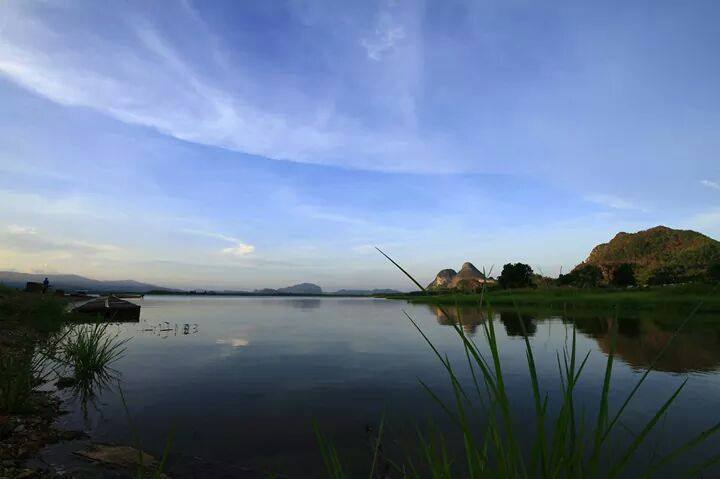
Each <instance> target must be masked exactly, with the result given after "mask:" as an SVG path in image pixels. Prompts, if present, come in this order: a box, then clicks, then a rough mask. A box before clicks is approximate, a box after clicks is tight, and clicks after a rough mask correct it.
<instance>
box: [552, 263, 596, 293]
mask: <svg viewBox="0 0 720 479" xmlns="http://www.w3.org/2000/svg"><path fill="white" fill-rule="evenodd" d="M602 281H603V273H602V270H601V269H600V268H599V267H598V266H595V265H594V264H582V265H580V266H578V267H577V268H575V269H574V270H572V271H571V272H569V273H568V274H561V275H560V277H559V278H558V284H559V285H561V286H576V287H578V288H594V287H597V286H599V285H600V283H602Z"/></svg>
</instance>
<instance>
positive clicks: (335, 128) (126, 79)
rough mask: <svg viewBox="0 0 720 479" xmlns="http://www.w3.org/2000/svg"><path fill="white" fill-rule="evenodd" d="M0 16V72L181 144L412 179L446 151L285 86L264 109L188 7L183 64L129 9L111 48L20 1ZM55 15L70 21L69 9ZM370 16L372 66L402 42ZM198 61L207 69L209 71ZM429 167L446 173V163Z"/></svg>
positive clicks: (260, 93)
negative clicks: (190, 41) (411, 173)
mask: <svg viewBox="0 0 720 479" xmlns="http://www.w3.org/2000/svg"><path fill="white" fill-rule="evenodd" d="M2 8H3V11H2V13H3V15H4V16H6V18H7V21H6V22H4V24H3V26H4V27H6V28H3V29H0V75H2V76H5V77H6V78H8V79H10V80H11V81H13V82H15V83H16V84H18V85H20V86H21V87H24V88H26V89H28V90H31V91H33V92H35V93H37V94H39V95H41V96H44V97H46V98H48V99H50V100H52V101H54V102H56V103H59V104H61V105H66V106H81V107H88V108H92V109H94V110H97V111H99V112H102V113H104V114H107V115H109V116H111V117H113V118H116V119H118V120H120V121H123V122H126V123H130V124H137V125H142V126H147V127H150V128H154V129H156V130H158V131H160V132H162V133H164V134H167V135H169V136H172V137H175V138H178V139H181V140H185V141H189V142H194V143H199V144H204V145H210V146H216V147H221V148H225V149H229V150H233V151H239V152H243V153H249V154H253V155H259V156H264V157H267V158H271V159H282V160H292V161H299V162H307V163H321V164H340V165H343V166H349V167H356V168H364V169H374V170H407V169H413V170H415V171H422V170H432V169H438V165H437V164H434V159H437V158H439V157H440V155H442V156H443V157H444V158H445V159H446V158H447V150H446V148H445V147H444V146H443V145H440V144H438V145H434V144H432V141H431V140H430V139H429V138H430V137H429V136H427V135H425V136H423V137H420V136H418V135H417V134H416V132H414V131H411V130H403V129H397V130H395V131H384V130H379V129H373V128H372V127H371V126H370V125H368V124H365V123H364V122H362V120H361V119H359V117H358V115H357V114H356V113H353V112H344V111H339V110H337V108H336V101H335V100H334V99H333V98H315V97H309V96H308V95H307V93H305V92H304V91H302V90H301V89H298V88H295V87H293V86H292V85H284V86H283V96H284V99H285V101H284V102H277V103H274V104H273V105H272V107H268V106H267V105H266V104H265V103H267V100H259V98H271V97H273V96H275V95H276V93H275V92H274V91H272V90H270V89H269V88H270V87H268V86H265V85H264V84H263V83H264V82H263V81H262V80H260V79H257V78H254V77H253V76H252V73H251V72H252V71H253V68H252V65H232V66H230V65H227V64H225V61H221V59H222V58H223V57H224V53H223V51H222V49H221V48H220V47H219V46H218V39H217V38H216V37H214V36H213V35H211V34H210V33H209V32H208V29H207V27H206V26H204V25H203V24H201V23H199V22H198V21H197V15H196V14H194V13H193V12H192V10H189V9H188V8H181V9H179V12H173V13H174V14H179V15H183V14H184V15H185V18H184V19H183V20H188V18H189V21H188V22H187V24H188V28H190V29H194V30H192V33H188V35H192V36H193V37H194V38H196V39H197V41H196V42H195V43H194V47H196V48H197V49H198V50H199V51H201V52H202V55H197V56H194V57H192V58H190V56H189V54H188V53H187V52H186V51H185V49H181V48H179V47H178V45H177V44H176V42H175V43H174V42H173V41H171V40H170V39H169V38H168V37H167V36H166V35H164V33H163V32H162V31H160V30H159V29H158V28H157V27H156V26H155V25H153V23H151V21H150V20H148V19H146V18H144V17H141V16H133V14H132V13H127V12H122V14H121V15H120V16H119V18H118V23H117V27H118V28H124V29H126V30H127V31H126V32H124V35H125V37H124V38H123V41H122V42H118V41H116V39H115V38H104V37H102V36H98V35H95V34H91V33H89V31H86V30H90V29H91V28H94V27H95V26H96V25H95V24H91V25H83V24H82V22H80V23H77V24H76V25H75V26H74V27H73V29H71V30H67V29H66V30H59V27H57V26H56V25H54V24H53V23H51V22H49V21H44V20H43V17H42V16H41V15H32V14H31V13H29V12H28V11H26V10H30V9H29V8H27V9H26V8H25V6H24V5H23V4H22V3H11V4H9V5H5V6H3V7H2ZM66 10H69V11H70V13H68V14H69V15H72V14H73V13H72V11H73V9H72V8H71V7H68V8H67V9H66ZM128 10H130V9H128ZM36 11H38V9H33V12H36ZM40 11H41V9H40ZM379 18H380V20H379V21H378V25H377V28H376V31H375V34H374V35H373V36H371V37H369V38H367V39H366V40H365V41H364V45H365V48H366V49H367V54H368V56H370V57H371V58H375V59H380V58H381V57H382V56H384V55H386V54H387V53H388V52H389V51H391V50H392V49H393V48H394V46H395V45H396V43H397V42H398V41H400V40H401V39H403V38H404V37H405V35H406V33H405V30H404V28H403V27H402V26H400V25H397V24H395V23H393V21H392V19H391V17H389V16H387V15H384V14H381V15H380V17H379ZM76 20H77V18H76ZM88 35H90V36H91V37H92V41H91V42H88V41H87V36H88ZM198 57H202V58H203V59H205V60H203V61H205V62H207V61H208V60H207V59H213V61H214V63H215V64H214V65H212V66H211V67H208V65H204V64H202V63H201V62H200V61H199V60H198V59H197V58H198ZM219 59H220V60H219ZM209 72H212V73H213V74H212V75H211V74H209ZM377 81H378V82H379V81H380V80H379V79H378V80H377ZM388 81H389V82H390V83H391V84H392V83H393V82H394V80H388ZM238 84H240V85H245V87H244V88H238V86H237V85H238ZM245 91H252V92H255V94H243V92H245ZM399 95H400V96H399V97H400V98H401V101H399V102H398V103H397V104H394V103H393V102H395V100H394V99H393V98H395V96H396V95H391V96H390V97H392V98H390V99H388V100H387V101H388V102H389V103H387V105H386V108H389V109H398V111H397V112H396V113H397V114H398V115H401V116H408V115H409V114H410V113H408V111H411V110H412V109H413V108H414V106H413V105H414V103H413V100H412V98H411V97H410V96H408V93H407V92H405V93H402V94H399ZM298 105H302V107H298ZM440 169H441V170H442V171H447V170H449V169H452V168H451V167H449V166H448V165H447V162H445V164H443V165H442V167H441V168H440Z"/></svg>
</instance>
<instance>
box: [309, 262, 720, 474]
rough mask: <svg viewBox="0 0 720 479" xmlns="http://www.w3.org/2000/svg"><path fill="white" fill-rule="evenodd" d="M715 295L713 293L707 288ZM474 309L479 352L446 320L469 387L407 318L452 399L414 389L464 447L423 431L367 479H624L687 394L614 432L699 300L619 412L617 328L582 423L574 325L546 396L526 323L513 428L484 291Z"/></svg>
mask: <svg viewBox="0 0 720 479" xmlns="http://www.w3.org/2000/svg"><path fill="white" fill-rule="evenodd" d="M378 251H380V250H378ZM380 253H381V254H383V256H385V257H386V258H387V259H388V260H389V261H391V262H392V263H393V264H394V265H395V266H397V267H398V268H399V269H400V270H401V271H402V272H403V273H405V274H406V275H407V276H408V278H410V280H411V281H412V282H413V283H414V284H416V285H417V286H418V287H419V288H420V289H421V290H424V288H423V287H422V285H420V284H419V283H418V282H417V281H416V280H415V279H414V278H413V277H412V276H411V275H410V274H409V273H408V272H407V271H405V270H404V269H403V268H402V267H401V266H400V265H398V264H397V263H396V262H395V261H393V260H392V259H391V258H390V257H389V256H387V255H386V254H385V253H384V252H382V251H380ZM714 292H715V290H713V291H712V293H714ZM478 303H479V306H480V307H484V308H486V310H487V318H488V320H487V321H485V322H484V323H482V325H481V328H482V329H481V330H482V337H483V339H484V343H485V344H484V347H482V348H481V347H479V346H478V345H477V343H476V342H475V341H474V340H473V338H471V337H469V336H467V334H466V333H465V331H464V330H463V327H462V326H463V325H462V316H461V315H456V316H455V317H457V318H458V321H456V322H453V323H452V327H453V329H454V330H455V332H456V334H457V337H458V340H459V341H460V343H461V345H462V347H463V352H464V356H465V360H466V361H465V362H466V363H467V369H468V371H469V377H470V378H471V379H470V381H469V383H468V381H462V380H461V379H460V377H459V376H458V374H457V373H456V369H455V366H454V365H453V364H451V362H450V360H449V359H448V357H447V356H446V355H443V354H442V353H441V352H440V351H439V350H438V349H437V347H436V346H435V345H434V344H433V342H432V341H431V340H430V338H429V337H428V336H427V335H426V334H425V333H424V332H423V330H422V329H421V328H420V327H419V325H418V324H417V323H416V322H415V321H414V320H413V318H412V317H410V316H409V315H408V314H407V313H405V315H406V316H407V318H408V319H409V320H410V322H411V324H412V325H413V326H414V327H415V328H416V329H417V331H418V332H419V334H420V335H421V337H422V338H423V339H424V341H425V342H426V343H427V345H428V346H429V348H430V350H431V351H432V353H433V354H434V355H435V356H436V357H437V359H438V361H439V362H440V363H441V364H442V366H443V368H444V369H445V371H446V373H447V377H448V379H449V381H450V385H451V399H450V400H444V399H442V398H441V397H440V396H439V395H438V394H437V393H436V392H434V391H433V390H432V389H431V388H430V387H428V386H427V385H426V384H425V383H423V382H422V381H421V382H420V383H421V385H422V387H423V388H424V389H425V391H426V392H427V393H428V394H429V395H430V397H432V398H433V400H434V401H435V402H436V403H437V405H438V406H439V407H440V409H441V410H442V411H444V413H445V414H446V415H447V416H448V418H449V419H450V421H451V424H452V431H453V435H454V436H456V438H459V439H460V440H461V443H462V444H463V450H462V453H460V454H458V453H457V451H452V452H451V451H449V448H448V446H447V444H448V441H447V439H446V437H445V436H444V435H443V434H441V433H439V432H437V431H435V432H431V434H430V435H429V436H426V435H423V434H422V433H420V434H419V435H418V440H417V444H416V445H415V447H414V449H415V450H416V452H414V453H409V454H407V455H406V457H404V458H401V459H400V460H399V461H397V462H392V463H390V464H391V465H392V470H391V473H389V474H386V475H384V476H376V475H375V471H374V470H375V466H374V462H375V460H373V466H372V467H371V468H370V475H369V477H370V478H373V477H402V478H421V477H422V478H425V477H431V478H433V479H449V478H457V477H463V478H470V479H476V478H504V479H515V478H522V479H526V478H543V479H548V478H563V479H569V478H578V479H580V478H617V477H623V474H625V473H627V472H628V466H629V465H630V464H631V463H632V462H633V460H635V459H637V455H638V451H642V450H643V449H642V447H643V446H644V445H646V443H647V442H648V438H649V437H650V435H651V434H652V433H653V431H655V429H656V427H657V426H658V424H659V423H660V422H661V420H662V419H663V418H664V417H665V415H666V413H667V412H668V410H669V409H670V407H671V406H672V404H673V403H674V402H675V400H676V399H677V397H678V395H679V394H680V393H681V391H682V390H683V388H684V387H685V384H686V383H687V379H685V380H683V381H682V382H681V383H680V384H679V385H678V386H677V387H676V388H675V389H674V390H673V391H669V394H667V397H666V398H664V402H663V403H662V405H661V406H660V407H659V408H657V409H656V410H655V411H654V412H652V413H651V416H650V419H648V420H647V422H645V424H644V426H643V427H642V428H641V429H640V431H639V432H637V433H636V434H634V435H632V436H628V435H623V434H616V432H617V430H618V428H619V426H620V425H621V423H622V418H623V417H624V415H625V414H626V411H627V410H628V406H629V405H630V404H631V403H632V401H633V399H634V398H635V396H636V394H637V392H638V390H639V389H640V387H641V386H642V385H643V383H644V382H645V380H646V379H647V377H648V375H649V374H650V372H651V371H652V370H653V369H654V367H655V365H656V363H657V361H658V360H659V359H660V358H661V357H662V355H663V354H664V353H665V351H666V350H667V349H668V348H669V347H670V345H671V344H672V342H673V341H674V339H675V338H676V336H677V335H678V333H679V331H680V330H682V328H683V327H684V326H685V325H686V324H687V323H688V322H689V321H691V320H692V318H693V317H694V316H695V314H696V313H697V312H698V310H699V309H700V308H701V307H702V305H703V301H700V302H698V303H697V305H696V306H695V308H693V310H692V311H691V312H690V314H688V315H687V316H686V317H685V319H684V320H683V321H682V322H681V323H680V325H679V326H678V328H677V330H676V331H675V333H674V334H673V336H672V337H671V338H670V340H669V341H668V342H667V343H666V344H665V346H664V347H663V348H662V350H661V351H660V352H659V354H658V355H657V357H656V358H655V359H654V360H653V361H652V362H651V364H650V366H649V367H648V368H647V369H646V370H645V371H644V373H643V374H642V375H641V376H640V378H639V380H638V381H637V382H636V383H635V385H634V386H633V388H632V389H631V390H630V392H629V393H628V394H627V395H626V396H625V398H624V399H623V400H622V402H621V403H620V405H619V407H617V408H611V406H610V391H611V388H612V375H613V366H614V360H615V349H614V347H615V346H614V345H615V339H614V338H615V333H616V330H615V331H614V332H613V334H612V338H613V339H612V340H611V346H610V351H609V353H608V355H607V360H606V363H605V369H604V376H603V383H602V386H601V388H600V390H599V391H598V393H597V397H596V401H597V412H596V413H595V415H594V417H589V416H588V415H587V414H586V413H585V410H584V408H583V407H581V406H580V405H579V404H578V402H577V399H576V394H575V392H576V388H577V385H578V382H579V381H580V380H581V378H582V375H583V371H584V369H585V367H586V365H587V361H588V358H589V355H590V352H588V353H587V354H585V355H579V354H578V351H577V337H576V332H575V328H574V327H573V329H572V336H571V338H570V344H569V345H568V346H566V347H565V348H564V349H563V350H562V351H558V352H557V355H556V359H557V369H558V377H559V382H560V387H559V391H557V392H554V393H553V394H548V393H547V392H545V391H544V390H543V388H542V385H541V383H540V377H539V375H538V372H537V368H536V363H535V356H534V354H533V349H532V347H531V344H530V340H529V338H528V335H527V332H526V331H524V324H523V322H522V321H519V323H520V325H521V327H522V328H523V337H524V343H525V355H526V362H527V370H528V376H529V380H530V381H529V382H530V390H529V391H528V394H530V395H531V397H532V402H533V418H532V424H528V423H527V421H526V422H524V423H523V422H521V421H520V419H519V417H517V414H516V412H515V411H513V408H512V402H511V398H510V396H509V394H508V390H507V388H506V377H505V371H504V370H503V366H502V362H501V358H500V351H499V348H498V339H497V336H496V332H495V327H494V324H493V320H492V317H493V314H492V307H491V305H490V303H489V301H488V300H487V297H485V296H484V292H483V293H481V295H480V297H479V298H478ZM440 309H441V311H442V312H443V314H445V316H446V317H448V318H451V317H453V316H451V315H449V314H447V312H446V311H445V310H443V309H442V306H441V307H440ZM718 432H720V422H718V423H716V424H714V425H712V426H711V427H710V428H708V429H706V430H705V431H702V432H700V433H699V434H697V435H696V436H694V437H692V438H691V439H690V440H688V441H686V442H685V443H683V444H681V445H680V446H679V447H676V448H675V449H673V450H671V451H669V452H667V453H665V454H656V453H654V454H651V455H650V458H649V463H648V464H645V465H641V466H640V467H641V468H644V469H642V470H641V471H640V472H639V473H637V475H636V477H643V478H650V477H655V476H656V475H657V474H658V473H660V472H662V471H663V469H664V468H665V467H667V466H668V465H670V464H673V463H676V461H677V459H678V458H680V457H684V458H685V459H689V458H688V457H686V455H687V453H689V452H691V451H692V450H693V449H694V448H695V447H697V446H698V445H700V444H702V443H704V442H705V441H707V440H708V439H709V438H711V437H712V436H714V435H716V434H717V433H718ZM620 436H623V437H626V438H627V440H626V441H624V442H623V443H618V441H617V438H618V437H620ZM316 437H317V440H318V444H319V446H320V452H321V454H322V456H323V459H324V462H325V467H326V473H327V476H328V477H330V478H332V479H341V478H346V477H349V476H348V475H347V474H346V472H345V468H344V466H343V462H342V460H341V458H340V457H339V456H338V453H337V450H336V449H335V448H334V447H333V445H332V443H331V442H330V441H329V440H328V439H327V438H326V437H324V436H323V435H322V433H321V432H320V431H319V429H318V428H316ZM379 441H380V438H378V442H379ZM618 450H619V453H618ZM375 457H376V456H375ZM638 462H646V461H638ZM718 462H720V454H717V455H715V456H713V457H710V458H708V459H706V460H704V461H702V462H699V463H698V464H695V465H693V466H689V467H686V468H685V470H684V471H683V472H682V473H681V475H679V476H675V477H697V474H699V473H701V472H702V471H703V470H705V469H707V468H708V467H710V466H712V465H714V464H716V463H718ZM635 467H637V464H635Z"/></svg>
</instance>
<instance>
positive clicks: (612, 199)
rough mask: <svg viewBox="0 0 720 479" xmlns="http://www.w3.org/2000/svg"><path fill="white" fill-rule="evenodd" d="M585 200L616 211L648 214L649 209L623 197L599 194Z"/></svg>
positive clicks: (589, 196)
mask: <svg viewBox="0 0 720 479" xmlns="http://www.w3.org/2000/svg"><path fill="white" fill-rule="evenodd" d="M585 199H586V200H587V201H590V202H591V203H595V204H598V205H601V206H605V207H607V208H612V209H615V210H628V211H642V212H647V209H646V208H645V207H644V206H642V205H640V204H638V203H636V202H634V201H632V200H628V199H626V198H621V197H619V196H615V195H608V194H603V193H598V194H592V195H588V196H586V197H585Z"/></svg>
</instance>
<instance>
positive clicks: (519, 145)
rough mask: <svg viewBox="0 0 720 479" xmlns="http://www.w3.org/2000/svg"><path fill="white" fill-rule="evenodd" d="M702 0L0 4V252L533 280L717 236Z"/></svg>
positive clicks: (254, 270) (146, 273)
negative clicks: (651, 230) (657, 243)
mask: <svg viewBox="0 0 720 479" xmlns="http://www.w3.org/2000/svg"><path fill="white" fill-rule="evenodd" d="M718 15H720V4H718V3H717V2H712V1H706V2H703V1H697V2H691V3H684V4H683V3H678V2H670V1H646V2H644V1H638V2H595V4H593V5H579V4H577V2H529V1H527V2H526V1H507V0H504V1H474V2H465V1H443V2H402V1H399V0H398V1H387V0H385V1H379V2H366V1H362V2H321V1H308V2H304V1H295V0H292V1H277V2H233V1H228V2H195V3H193V2H191V1H189V0H186V1H178V2H171V1H168V2H132V1H128V2H110V3H106V2H66V1H56V0H47V1H42V2H33V1H24V0H23V1H14V0H9V1H5V2H3V3H2V4H1V5H0V111H1V112H2V115H0V269H13V270H18V271H45V272H65V273H79V274H85V275H88V276H92V277H97V278H108V279H110V278H133V279H138V280H145V281H152V282H156V283H162V284H167V285H173V286H181V287H208V288H256V287H265V286H267V287H280V286H285V285H287V284H291V283H295V282H300V281H311V282H316V283H318V284H320V285H321V286H323V287H324V288H325V289H327V290H332V289H336V288H360V287H362V288H372V287H378V288H382V287H398V288H403V289H406V288H407V282H406V281H405V279H404V278H402V277H401V276H400V275H398V274H397V272H396V271H395V270H393V268H392V267H391V266H390V265H388V264H387V263H386V262H385V261H384V260H383V259H382V258H381V257H380V256H379V255H378V254H377V253H376V252H374V250H373V249H372V247H373V246H374V245H378V246H380V247H383V248H385V249H386V250H387V251H388V252H389V253H390V254H392V255H394V256H395V257H396V258H397V259H398V260H399V261H401V262H402V263H403V264H404V265H406V266H407V267H408V269H410V270H411V271H413V272H415V273H416V274H417V275H418V276H419V277H420V278H421V279H422V280H423V281H428V282H429V281H430V280H431V279H432V277H433V276H434V274H435V273H436V272H437V271H438V270H439V269H441V268H445V267H454V268H458V267H459V266H460V265H461V264H462V262H464V261H466V260H470V261H472V262H473V263H475V265H476V266H478V267H483V266H484V267H486V268H489V267H491V266H492V265H495V268H496V269H497V268H498V267H501V265H502V264H504V263H506V262H509V261H524V262H528V263H530V264H531V265H532V266H533V267H534V268H535V269H536V270H542V271H543V272H544V273H545V274H550V275H556V274H557V273H558V271H559V268H560V267H561V266H563V267H564V268H565V269H566V270H567V269H568V268H570V267H572V266H573V265H574V264H577V263H578V262H579V261H581V260H582V259H583V258H584V257H585V256H586V255H587V253H588V252H589V250H590V249H591V248H592V246H594V245H595V244H597V243H599V242H603V241H607V240H608V239H610V238H611V237H612V236H613V235H614V234H615V233H616V232H617V231H620V230H624V231H636V230H639V229H643V228H646V227H650V226H654V225H657V224H665V225H668V226H673V227H683V228H693V229H697V230H699V231H701V232H704V233H706V234H708V235H710V236H713V237H715V238H719V237H720V135H718V131H720V88H718V85H720V57H719V56H718V55H717V45H720V28H718V26H717V22H716V19H717V18H718Z"/></svg>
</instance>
